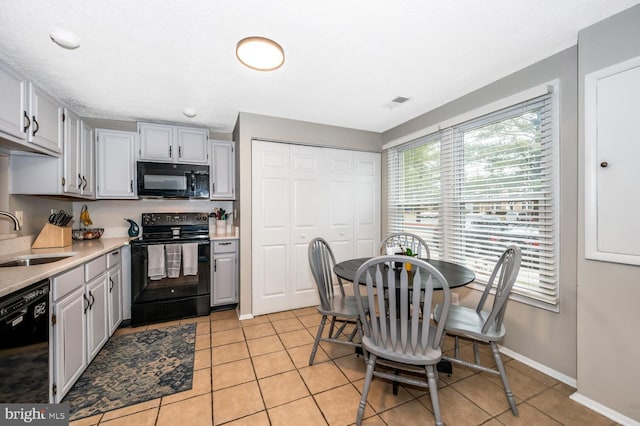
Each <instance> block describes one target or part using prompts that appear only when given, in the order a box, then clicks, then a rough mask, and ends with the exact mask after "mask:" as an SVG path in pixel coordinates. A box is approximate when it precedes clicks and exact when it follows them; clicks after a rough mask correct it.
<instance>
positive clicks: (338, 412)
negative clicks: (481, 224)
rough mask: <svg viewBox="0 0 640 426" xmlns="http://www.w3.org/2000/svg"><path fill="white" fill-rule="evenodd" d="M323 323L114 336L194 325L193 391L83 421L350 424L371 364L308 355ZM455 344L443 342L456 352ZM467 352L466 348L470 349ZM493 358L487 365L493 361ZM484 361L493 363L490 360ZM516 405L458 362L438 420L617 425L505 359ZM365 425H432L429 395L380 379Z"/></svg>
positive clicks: (212, 324)
mask: <svg viewBox="0 0 640 426" xmlns="http://www.w3.org/2000/svg"><path fill="white" fill-rule="evenodd" d="M319 321H320V316H319V315H318V314H317V313H316V309H315V308H305V309H298V310H294V311H287V312H280V313H277V314H271V315H264V316H260V317H257V318H254V319H251V320H247V321H239V320H238V319H237V317H236V313H235V311H223V312H215V313H212V314H211V315H210V316H208V317H199V318H192V319H189V320H183V321H180V322H177V321H173V322H167V323H162V324H154V325H150V326H144V327H137V328H122V329H119V330H118V331H117V332H118V333H131V332H136V331H141V330H143V329H148V328H155V327H166V326H169V325H175V324H178V323H188V322H197V329H196V330H197V331H196V333H197V336H196V354H195V363H194V370H195V371H194V376H193V387H192V389H191V390H188V391H185V392H181V393H177V394H173V395H169V396H166V397H163V398H159V399H155V400H151V401H147V402H144V403H141V404H136V405H132V406H129V407H125V408H121V409H119V410H114V411H110V412H107V413H104V414H100V415H96V416H93V417H88V418H85V419H81V420H78V421H75V422H72V423H71V424H72V425H73V426H85V425H97V424H100V425H110V426H121V425H135V426H140V425H150V426H151V425H157V426H161V425H162V426H164V425H180V426H199V425H203V426H205V425H206V426H210V425H222V424H227V425H305V426H306V425H327V424H330V425H349V424H353V423H354V421H355V417H356V410H357V405H358V403H359V400H360V395H361V391H362V386H363V382H364V373H365V366H364V361H363V359H362V358H361V357H358V356H356V355H355V354H354V352H353V349H352V348H349V347H344V346H341V345H335V344H329V343H324V342H323V343H321V348H319V349H318V353H317V355H316V359H315V362H314V365H313V366H312V367H309V365H308V360H309V353H310V351H311V347H312V344H313V339H314V336H315V333H316V330H317V326H318V324H319ZM452 346H453V342H452V341H449V340H447V341H446V342H445V350H448V351H450V350H451V348H452ZM469 351H470V346H466V347H462V352H463V353H465V352H467V353H469ZM488 356H489V353H488V352H484V353H483V360H487V364H492V362H491V358H490V356H489V357H488ZM487 357H488V358H487ZM503 359H504V360H505V363H506V368H507V372H508V375H509V380H510V382H511V386H512V388H513V392H514V394H515V396H516V399H517V402H518V409H519V411H520V416H519V417H514V416H513V415H512V414H511V411H510V409H509V406H508V404H507V401H506V398H505V396H504V392H503V389H502V385H501V382H500V378H499V377H498V376H493V375H490V374H487V373H478V372H475V371H472V370H469V369H466V368H464V367H459V366H454V373H453V375H451V376H450V377H449V376H447V375H446V374H440V376H439V392H438V395H439V398H440V407H441V412H442V417H443V420H444V422H445V423H446V424H447V425H448V426H455V425H491V426H493V425H536V426H538V425H580V426H582V425H615V422H613V421H611V420H609V419H607V418H606V417H603V416H601V415H600V414H598V413H596V412H594V411H591V410H589V409H587V408H585V407H584V406H582V405H580V404H578V403H576V402H574V401H573V400H571V399H570V398H569V395H571V394H572V393H573V392H574V391H575V389H573V388H571V387H569V386H567V385H565V384H563V383H561V382H558V381H557V380H555V379H553V378H551V377H549V376H546V375H544V374H542V373H540V372H538V371H536V370H534V369H532V368H530V367H528V366H526V365H524V364H522V363H520V362H518V361H516V360H513V359H510V358H508V357H506V356H503ZM363 423H364V424H367V425H385V424H386V425H414V424H415V425H424V424H433V415H432V413H431V403H430V399H429V394H428V392H426V391H424V390H422V389H419V388H413V387H409V386H400V389H399V392H398V395H396V396H394V395H393V393H392V389H391V384H390V383H389V382H386V381H383V380H380V379H377V378H375V379H374V381H373V383H372V386H371V390H370V392H369V398H368V401H367V409H366V411H365V421H364V422H363Z"/></svg>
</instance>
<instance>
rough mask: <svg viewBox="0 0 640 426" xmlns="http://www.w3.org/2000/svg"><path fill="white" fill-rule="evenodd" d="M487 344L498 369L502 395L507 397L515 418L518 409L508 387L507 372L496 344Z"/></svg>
mask: <svg viewBox="0 0 640 426" xmlns="http://www.w3.org/2000/svg"><path fill="white" fill-rule="evenodd" d="M489 344H490V346H491V352H492V353H493V359H494V360H495V361H496V366H497V367H498V371H499V372H500V378H501V379H502V386H504V393H505V394H506V395H507V401H508V402H509V406H510V407H511V412H512V413H513V415H514V416H516V417H517V416H518V407H517V406H516V399H515V397H514V396H513V392H511V386H509V380H508V379H507V371H506V370H505V368H504V364H503V363H502V357H501V356H500V351H498V344H497V343H495V342H490V343H489Z"/></svg>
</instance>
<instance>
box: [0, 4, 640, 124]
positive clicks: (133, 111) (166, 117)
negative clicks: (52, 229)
mask: <svg viewBox="0 0 640 426" xmlns="http://www.w3.org/2000/svg"><path fill="white" fill-rule="evenodd" d="M638 2H639V1H638V0H607V1H603V0H561V1H558V0H529V1H514V0H487V1H478V0H456V1H451V0H436V1H434V0H432V1H425V0H421V1H418V0H414V1H398V2H393V1H388V0H349V1H345V0H323V1H315V2H311V1H299V0H282V1H272V0H235V1H233V0H227V1H219V0H218V1H214V0H191V1H188V0H172V1H158V0H136V1H131V0H57V1H54V2H52V1H51V0H0V60H3V61H5V62H7V63H9V64H10V65H12V66H14V67H15V68H16V69H17V70H19V71H20V72H22V73H23V74H24V75H25V76H26V77H27V78H28V79H30V80H31V81H33V82H35V83H36V84H38V85H39V86H41V87H42V88H43V89H45V90H47V91H48V92H49V93H50V94H52V95H53V96H54V97H56V98H57V99H58V100H60V101H61V102H62V103H63V104H64V105H65V106H68V107H70V108H71V109H72V110H74V111H75V112H77V113H79V114H80V115H81V116H84V117H100V118H110V119H118V120H131V121H136V120H155V121H166V122H177V123H188V124H194V125H199V126H207V127H210V128H212V129H214V130H216V131H219V132H229V131H231V130H232V128H233V126H234V123H235V121H236V118H237V114H238V112H239V111H243V112H251V113H256V114H264V115H271V116H276V117H284V118H290V119H296V120H304V121H311V122H316V123H324V124H331V125H335V126H343V127H349V128H355V129H363V130H370V131H376V132H382V131H385V130H388V129H389V128H391V127H394V126H396V125H398V124H401V123H403V122H405V121H407V120H409V119H411V118H413V117H416V116H418V115H420V114H422V113H425V112H427V111H429V110H431V109H433V108H435V107H437V106H440V105H442V104H444V103H446V102H448V101H450V100H453V99H455V98H457V97H459V96H461V95H464V94H466V93H469V92H470V91H473V90H475V89H477V88H480V87H482V86H484V85H486V84H487V83H490V82H492V81H495V80H497V79H499V78H501V77H503V76H505V75H507V74H510V73H512V72H514V71H516V70H518V69H521V68H523V67H525V66H527V65H530V64H532V63H534V62H536V61H539V60H540V59H543V58H545V57H547V56H550V55H552V54H554V53H557V52H559V51H561V50H563V49H565V48H567V47H570V46H572V45H574V44H575V43H576V41H577V33H578V31H579V30H580V29H582V28H585V27H587V26H589V25H591V24H593V23H595V22H597V21H599V20H602V19H603V18H606V17H608V16H610V15H612V14H615V13H617V12H620V11H622V10H624V9H626V8H628V7H630V6H632V5H634V4H637V3H638ZM55 28H63V29H66V30H69V31H72V32H74V33H75V34H76V35H77V36H78V37H79V39H80V42H81V46H80V47H79V48H78V49H76V50H65V49H62V48H60V47H58V46H57V45H55V44H54V43H52V42H51V40H50V39H49V33H50V32H51V31H52V30H53V29H55ZM252 35H261V36H266V37H270V38H272V39H274V40H276V41H277V42H278V43H280V45H282V47H283V48H284V50H285V55H286V61H285V64H284V66H283V67H282V68H280V69H279V70H276V71H272V72H258V71H253V70H251V69H248V68H245V67H244V66H242V65H241V64H240V63H239V62H238V61H237V59H236V57H235V45H236V43H237V42H238V41H239V40H240V39H242V38H244V37H247V36H252ZM397 96H404V97H407V98H409V99H410V100H409V101H408V102H406V103H404V104H402V105H398V106H395V107H390V105H391V103H390V102H391V100H392V99H394V98H396V97H397ZM185 107H190V108H195V109H196V110H197V111H198V115H197V116H196V117H195V118H192V119H189V118H187V117H185V116H184V115H183V114H182V110H183V109H184V108H185Z"/></svg>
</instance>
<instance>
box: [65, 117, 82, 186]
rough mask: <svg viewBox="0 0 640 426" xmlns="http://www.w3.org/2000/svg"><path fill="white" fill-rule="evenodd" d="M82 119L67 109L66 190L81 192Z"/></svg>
mask: <svg viewBox="0 0 640 426" xmlns="http://www.w3.org/2000/svg"><path fill="white" fill-rule="evenodd" d="M79 130H80V119H79V118H78V117H77V116H76V115H75V114H73V113H72V112H70V111H69V110H65V119H64V155H63V163H64V171H63V177H64V192H66V193H67V194H80V192H81V191H82V175H81V172H80V159H81V157H80V149H81V145H80V132H79Z"/></svg>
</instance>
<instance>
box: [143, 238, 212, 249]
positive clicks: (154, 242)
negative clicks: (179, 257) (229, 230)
mask: <svg viewBox="0 0 640 426" xmlns="http://www.w3.org/2000/svg"><path fill="white" fill-rule="evenodd" d="M187 243H198V245H203V244H207V245H209V244H210V243H211V241H210V240H208V239H207V240H198V241H169V242H164V243H162V242H156V241H131V245H132V246H138V247H146V246H153V245H157V244H164V245H169V244H187Z"/></svg>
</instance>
